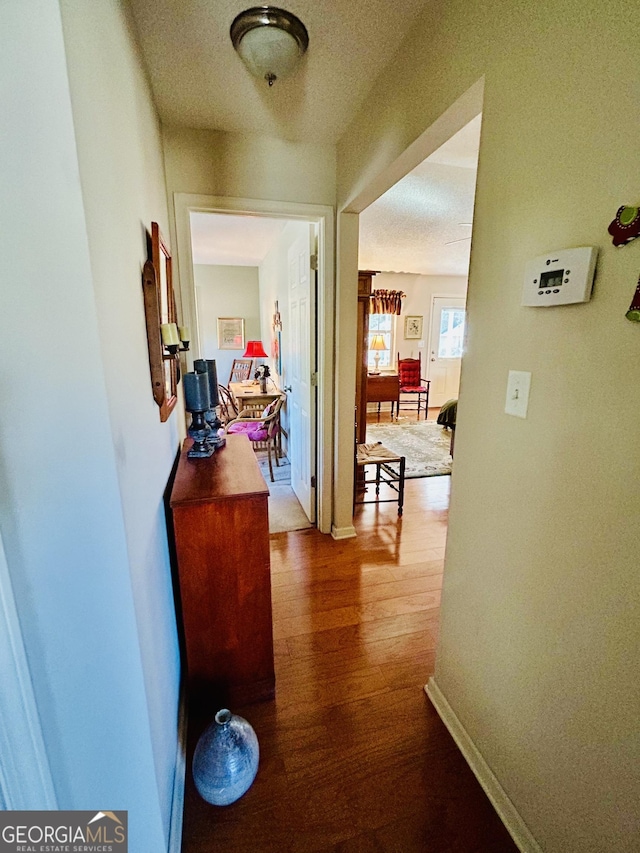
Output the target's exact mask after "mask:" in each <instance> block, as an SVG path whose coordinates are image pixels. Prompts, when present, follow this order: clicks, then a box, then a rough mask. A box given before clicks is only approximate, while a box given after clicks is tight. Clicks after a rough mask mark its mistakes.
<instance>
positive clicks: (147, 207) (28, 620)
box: [0, 0, 179, 851]
mask: <svg viewBox="0 0 640 853" xmlns="http://www.w3.org/2000/svg"><path fill="white" fill-rule="evenodd" d="M61 10H62V18H61ZM3 11H4V12H5V15H4V20H3V26H4V33H5V35H4V38H3V51H2V52H1V54H0V62H2V64H3V69H2V70H3V74H2V78H3V80H10V81H11V85H10V86H6V87H4V88H3V91H2V103H3V116H4V120H3V128H4V130H3V134H2V139H1V142H0V145H1V151H2V163H3V205H2V214H1V215H2V228H1V229H0V240H1V242H2V254H3V262H4V270H5V278H4V281H5V282H6V285H5V287H4V289H3V308H4V311H5V312H6V314H5V316H6V317H7V318H10V323H11V328H13V329H17V330H19V331H18V332H17V333H16V334H9V335H5V336H4V338H3V343H2V345H1V346H3V347H6V349H5V350H4V351H3V353H2V355H3V357H2V359H1V360H0V387H1V388H2V401H3V405H2V407H1V408H0V534H1V536H2V540H3V542H4V545H5V550H6V557H7V564H8V567H9V572H10V575H11V581H12V585H13V588H14V593H15V599H16V606H17V609H18V614H19V618H20V627H21V630H22V634H23V638H24V644H25V648H26V652H27V658H28V663H29V668H30V674H31V679H32V682H33V688H34V693H35V699H36V702H37V706H38V711H39V714H40V719H41V723H42V730H43V737H44V742H45V747H46V752H47V757H48V761H49V764H50V767H51V772H52V777H53V781H54V786H55V791H56V797H57V801H58V805H59V807H60V808H63V809H87V810H89V809H99V808H102V807H105V805H106V804H108V805H109V808H112V809H126V810H128V812H129V828H130V839H131V840H130V849H132V850H154V851H160V850H163V849H166V845H167V837H168V829H169V818H170V812H171V799H172V786H173V778H174V770H175V758H176V752H177V705H178V681H179V660H178V647H177V638H176V628H175V616H174V611H173V596H172V590H171V578H170V572H169V560H168V553H167V542H166V529H165V520H164V508H163V492H164V489H165V486H166V482H167V479H168V476H169V472H170V470H171V466H172V463H173V459H174V458H175V455H176V452H177V449H178V442H179V429H178V425H177V413H176V414H174V416H173V418H172V419H171V421H169V422H168V423H167V424H160V421H159V416H158V409H157V406H156V405H155V403H154V402H153V398H152V394H151V384H150V378H149V365H148V354H147V347H146V333H145V324H144V313H143V309H142V293H141V269H142V263H143V261H144V259H145V257H146V249H147V246H146V229H147V228H149V227H150V223H151V220H156V221H158V222H160V224H161V227H162V228H163V229H165V230H166V227H167V210H166V200H165V194H164V180H163V170H162V154H161V148H160V144H159V128H158V124H157V120H156V117H155V112H154V108H153V104H152V101H151V98H150V94H149V90H148V86H147V84H146V77H145V75H144V72H143V71H142V68H141V65H140V62H139V58H138V55H137V48H136V45H135V40H134V39H133V37H132V33H131V30H130V28H129V22H128V18H127V14H126V11H125V8H124V5H123V4H121V3H120V2H117V0H105V2H104V3H100V4H98V5H96V4H91V5H90V6H89V4H86V3H83V2H77V0H63V2H62V4H61V5H60V4H59V3H58V2H57V0H35V1H34V2H33V3H31V4H29V8H28V9H26V7H25V5H24V4H17V3H13V4H6V6H5V8H4V9H3ZM17 344H18V345H19V349H16V345H17ZM29 423H31V424H33V426H30V427H28V426H27V425H28V424H29ZM21 424H22V425H21Z"/></svg>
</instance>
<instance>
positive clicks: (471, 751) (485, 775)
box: [424, 678, 542, 853]
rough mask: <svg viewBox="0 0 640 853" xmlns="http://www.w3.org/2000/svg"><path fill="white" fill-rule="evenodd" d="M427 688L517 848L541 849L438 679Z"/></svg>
mask: <svg viewBox="0 0 640 853" xmlns="http://www.w3.org/2000/svg"><path fill="white" fill-rule="evenodd" d="M424 689H425V693H426V694H427V696H428V697H429V699H430V700H431V704H432V705H433V707H434V708H435V709H436V711H437V712H438V715H439V717H440V719H441V720H442V722H443V723H444V724H445V726H446V727H447V729H448V730H449V734H450V735H451V737H452V738H453V739H454V741H455V742H456V745H457V747H458V749H459V750H460V752H461V753H462V755H463V756H464V758H465V760H466V762H467V764H468V765H469V767H470V768H471V770H472V771H473V773H474V775H475V777H476V779H477V780H478V782H479V783H480V784H481V785H482V788H483V790H484V792H485V794H486V795H487V797H489V800H490V801H491V804H492V805H493V807H494V809H495V810H496V812H497V813H498V816H499V818H500V820H501V821H502V822H503V824H504V825H505V827H506V829H507V831H508V832H509V834H510V835H511V837H512V838H513V840H514V842H515V844H516V846H517V847H518V850H520V851H521V853H542V848H541V847H540V845H539V844H538V842H537V841H536V840H535V838H534V837H533V835H532V834H531V831H530V830H529V827H528V826H527V825H526V823H525V822H524V820H523V819H522V817H521V816H520V813H519V812H518V810H517V809H516V807H515V806H514V804H513V803H512V802H511V800H510V799H509V797H508V795H507V793H506V791H505V790H504V788H503V787H502V785H501V784H500V782H499V781H498V779H497V778H496V776H495V775H494V773H493V771H492V770H491V768H490V767H489V765H488V764H487V762H486V761H485V759H484V758H483V756H482V753H481V752H480V750H479V749H478V747H477V746H476V745H475V743H474V742H473V740H472V739H471V737H470V736H469V734H468V732H467V730H466V729H465V727H464V726H463V725H462V723H461V722H460V720H459V719H458V717H457V716H456V713H455V711H454V710H453V708H452V707H451V705H450V704H449V702H448V701H447V699H446V697H445V695H444V693H443V692H442V691H441V690H440V688H439V687H438V685H437V684H436V682H435V679H434V678H430V679H429V683H428V684H426V685H425V688H424Z"/></svg>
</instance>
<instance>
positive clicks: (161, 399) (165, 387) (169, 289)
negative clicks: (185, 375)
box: [142, 222, 178, 421]
mask: <svg viewBox="0 0 640 853" xmlns="http://www.w3.org/2000/svg"><path fill="white" fill-rule="evenodd" d="M142 289H143V293H144V311H145V317H146V323H147V344H148V347H149V367H150V370H151V387H152V390H153V399H154V400H155V401H156V403H157V404H158V406H159V407H160V420H161V421H166V420H168V418H169V416H170V414H171V412H172V411H173V410H174V408H175V405H176V403H177V400H178V397H177V393H178V391H177V389H178V360H177V358H176V357H175V356H171V355H169V354H168V353H166V352H165V348H164V346H163V344H162V335H161V331H160V326H161V325H162V324H163V323H177V315H176V302H175V296H174V293H173V282H172V279H171V253H170V252H169V249H168V247H167V244H166V243H165V242H164V240H163V238H162V234H161V233H160V227H159V225H158V223H157V222H152V223H151V258H150V260H147V261H146V263H145V265H144V269H143V272H142Z"/></svg>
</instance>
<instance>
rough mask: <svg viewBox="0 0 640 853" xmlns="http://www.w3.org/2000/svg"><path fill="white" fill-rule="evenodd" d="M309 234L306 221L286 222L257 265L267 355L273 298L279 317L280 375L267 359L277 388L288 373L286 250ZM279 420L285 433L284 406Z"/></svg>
mask: <svg viewBox="0 0 640 853" xmlns="http://www.w3.org/2000/svg"><path fill="white" fill-rule="evenodd" d="M308 234H309V223H308V222H301V221H294V220H292V221H290V222H287V224H286V227H285V228H284V230H283V231H282V233H281V234H280V235H279V236H278V239H277V240H276V241H275V243H274V244H273V246H272V247H271V250H270V251H269V252H268V254H267V255H266V256H265V258H264V259H263V261H262V263H261V264H260V268H259V278H260V306H261V316H262V342H263V344H264V347H265V350H266V351H267V352H268V353H269V355H270V356H271V355H272V352H273V349H272V348H273V339H274V336H275V332H274V329H273V314H274V312H275V303H276V301H277V302H278V307H279V310H280V316H281V319H282V333H281V338H282V376H279V375H278V374H277V372H276V362H275V359H274V358H269V361H268V363H269V366H270V369H271V373H272V375H273V377H274V379H275V381H276V382H277V383H278V385H279V387H280V388H284V387H285V385H286V384H287V376H288V374H289V372H290V371H289V356H290V345H289V341H290V333H291V325H290V322H289V249H290V248H291V246H293V244H294V243H295V242H296V240H299V239H303V238H304V237H305V235H308ZM281 422H282V427H283V429H284V430H285V432H288V429H289V418H288V412H287V407H286V405H285V406H284V407H283V409H282V414H281Z"/></svg>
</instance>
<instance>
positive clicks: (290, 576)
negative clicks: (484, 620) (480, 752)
mask: <svg viewBox="0 0 640 853" xmlns="http://www.w3.org/2000/svg"><path fill="white" fill-rule="evenodd" d="M449 484H450V478H449V477H432V478H427V479H414V480H408V481H407V489H406V498H405V510H404V516H403V518H402V519H398V516H397V506H396V505H395V504H390V503H389V504H382V505H380V506H374V505H364V506H361V507H358V510H357V514H356V519H355V524H356V528H357V531H358V537H357V538H355V539H348V540H343V541H339V542H336V541H334V540H333V539H331V537H329V536H323V535H321V534H319V533H318V532H317V531H316V530H303V531H297V532H295V533H281V534H275V535H273V536H272V537H271V564H272V583H273V612H274V635H275V649H276V699H275V700H274V701H271V702H263V703H259V704H255V705H250V706H245V707H241V708H232V709H231V710H232V711H234V713H237V714H240V715H241V716H243V717H245V718H246V719H247V720H249V722H250V723H251V724H252V726H253V727H254V729H255V731H256V734H257V736H258V740H259V743H260V768H259V771H258V775H257V777H256V780H255V782H254V784H253V786H252V787H251V788H250V789H249V791H248V792H247V793H246V794H245V795H244V797H242V798H241V799H240V800H239V801H238V802H236V803H234V804H233V805H231V806H227V807H224V808H219V807H215V806H211V805H209V804H207V803H206V802H204V801H203V800H202V799H201V798H200V797H199V796H198V794H197V792H196V791H195V788H194V786H193V782H192V778H191V769H190V768H191V756H192V754H193V749H194V746H195V743H196V742H197V738H198V737H199V734H200V733H201V731H202V730H203V728H204V726H205V725H206V724H208V723H209V722H210V720H209V719H207V720H204V719H200V718H198V717H197V715H192V716H191V718H190V723H189V745H188V755H187V787H186V803H185V814H184V833H183V848H182V849H183V851H184V853H205V851H206V853H213V851H224V853H328V851H335V853H374V852H375V853H413V851H416V853H418V852H419V851H420V852H421V851H430V853H447V851H455V853H511V851H516V847H515V845H514V844H513V842H512V840H511V838H510V836H509V835H508V833H507V831H506V830H505V829H504V827H503V825H502V823H501V822H500V820H499V818H498V817H497V815H496V814H495V812H494V810H493V808H492V806H491V805H490V803H489V801H488V799H487V798H486V796H485V794H484V793H483V791H482V789H481V788H480V786H479V784H478V783H477V781H476V780H475V777H474V776H473V774H472V773H471V771H470V770H469V768H468V766H467V764H466V762H465V761H464V759H463V758H462V755H461V754H460V752H459V751H458V749H457V747H456V746H455V744H454V743H453V740H452V739H451V737H450V736H449V734H448V732H447V730H446V729H445V727H444V725H443V724H442V722H441V721H440V719H439V717H438V715H437V714H436V712H435V711H434V709H433V707H432V706H431V704H430V702H429V700H428V699H427V697H426V696H425V694H424V691H423V687H424V684H425V683H426V681H427V680H428V678H429V676H430V675H431V674H432V673H433V667H434V659H435V648H436V641H437V636H438V612H439V610H438V608H439V601H440V587H441V582H442V564H443V555H444V546H445V537H446V530H447V510H448V501H449Z"/></svg>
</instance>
